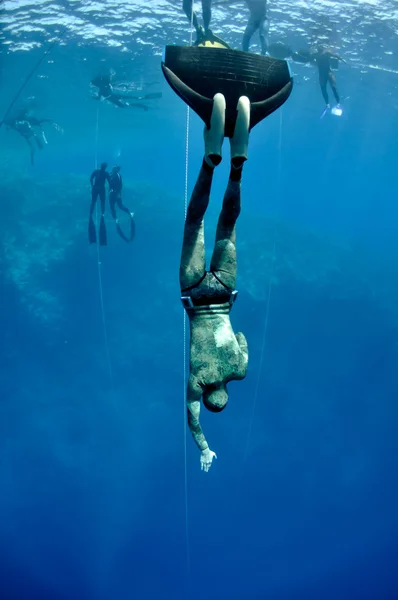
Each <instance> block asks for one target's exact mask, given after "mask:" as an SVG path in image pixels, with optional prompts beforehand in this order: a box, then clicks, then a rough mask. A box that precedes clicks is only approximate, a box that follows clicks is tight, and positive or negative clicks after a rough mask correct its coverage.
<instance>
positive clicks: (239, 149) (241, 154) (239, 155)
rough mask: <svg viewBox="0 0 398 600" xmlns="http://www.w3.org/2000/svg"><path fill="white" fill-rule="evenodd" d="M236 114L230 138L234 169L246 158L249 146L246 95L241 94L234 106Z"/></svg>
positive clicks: (239, 166)
mask: <svg viewBox="0 0 398 600" xmlns="http://www.w3.org/2000/svg"><path fill="white" fill-rule="evenodd" d="M236 109H237V112H238V116H237V117H236V123H235V129H234V135H233V136H232V137H231V139H230V143H231V164H232V166H233V167H234V168H235V169H240V168H241V167H242V165H243V163H244V162H245V160H247V150H248V146H249V128H250V100H249V98H248V97H247V96H241V97H240V98H239V100H238V106H237V107H236Z"/></svg>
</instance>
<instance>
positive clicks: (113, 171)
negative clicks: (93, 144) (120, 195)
mask: <svg viewBox="0 0 398 600" xmlns="http://www.w3.org/2000/svg"><path fill="white" fill-rule="evenodd" d="M119 172H120V167H119V166H114V167H112V173H119Z"/></svg>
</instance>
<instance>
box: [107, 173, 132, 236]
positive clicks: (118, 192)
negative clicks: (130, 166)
mask: <svg viewBox="0 0 398 600" xmlns="http://www.w3.org/2000/svg"><path fill="white" fill-rule="evenodd" d="M122 188H123V180H122V176H121V175H120V167H118V166H116V167H113V168H112V171H111V173H110V176H109V206H110V209H111V214H112V217H113V218H114V219H115V223H116V228H117V231H118V233H119V235H120V236H121V237H122V238H123V239H124V240H125V241H126V242H131V241H132V240H133V239H134V236H135V222H134V213H133V212H131V211H130V210H129V209H128V208H127V207H126V206H125V205H124V204H123V201H122ZM116 205H117V206H118V208H119V209H120V210H122V211H123V212H125V213H126V214H128V215H129V217H130V237H129V238H127V237H126V236H125V235H124V233H123V231H122V229H121V227H120V224H119V219H118V218H117V215H116Z"/></svg>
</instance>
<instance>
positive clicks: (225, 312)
mask: <svg viewBox="0 0 398 600" xmlns="http://www.w3.org/2000/svg"><path fill="white" fill-rule="evenodd" d="M225 107H226V102H225V98H224V96H223V95H222V94H216V95H215V96H214V101H213V109H212V115H211V120H210V128H209V129H207V127H206V126H205V134H204V135H205V156H204V159H203V164H202V167H201V170H200V172H199V177H198V180H197V182H196V185H195V187H194V190H193V192H192V196H191V199H190V202H189V206H188V210H187V215H186V220H185V229H184V241H183V247H182V254H181V264H180V287H181V300H182V303H183V306H184V308H185V310H186V312H187V314H188V317H189V321H190V332H191V340H190V376H189V381H188V389H187V408H188V425H189V428H190V430H191V433H192V435H193V438H194V440H195V442H196V444H197V446H198V447H199V449H200V450H201V457H200V463H201V468H202V470H204V471H206V472H207V471H208V470H209V469H210V467H211V464H212V461H213V458H214V457H216V454H215V452H213V451H212V450H210V448H209V445H208V443H207V441H206V438H205V436H204V433H203V430H202V428H201V425H200V422H199V414H200V400H201V398H202V401H203V404H204V406H205V407H206V408H207V409H208V410H210V411H212V412H220V411H222V410H223V409H224V408H225V406H226V404H227V401H228V392H227V388H226V385H227V383H228V382H229V381H232V380H239V379H244V377H245V376H246V372H247V365H248V349H247V342H246V338H245V336H244V335H243V333H236V334H235V333H234V331H233V329H232V326H231V321H230V317H229V313H230V312H231V308H232V305H233V303H234V301H235V299H236V295H237V292H236V290H235V284H236V227H235V226H236V221H237V218H238V216H239V213H240V208H241V199H240V196H241V177H242V167H243V163H244V161H245V160H246V159H247V146H248V139H249V124H250V102H249V100H248V98H247V97H245V96H243V97H241V98H240V99H239V102H238V106H237V114H238V116H237V119H236V125H235V130H234V134H233V137H231V138H230V142H231V170H230V175H229V180H228V185H227V189H226V192H225V196H224V201H223V205H222V209H221V213H220V216H219V220H218V225H217V233H216V241H215V247H214V251H213V256H212V258H211V263H210V270H209V271H207V270H206V264H205V245H204V215H205V213H206V209H207V206H208V204H209V199H210V190H211V185H212V180H213V172H214V168H215V167H216V166H217V165H218V164H219V163H220V162H221V148H222V143H223V140H224V126H225Z"/></svg>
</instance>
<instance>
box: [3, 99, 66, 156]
mask: <svg viewBox="0 0 398 600" xmlns="http://www.w3.org/2000/svg"><path fill="white" fill-rule="evenodd" d="M43 123H50V124H51V125H52V126H53V127H54V128H55V129H56V130H57V131H61V132H62V129H61V127H60V126H59V125H58V124H57V123H54V121H52V120H51V119H38V118H37V117H33V116H31V115H29V113H28V111H27V110H25V109H22V110H20V111H18V113H17V114H16V115H15V116H14V117H8V118H7V119H6V120H5V125H6V126H7V127H9V128H10V129H13V130H14V131H16V132H17V133H19V135H21V136H22V137H23V138H24V140H26V142H27V144H28V146H29V148H30V162H31V164H32V165H34V162H35V152H36V147H37V148H39V150H42V149H43V148H44V146H45V145H47V144H48V142H47V138H46V136H45V133H44V131H43V128H42V125H43ZM35 130H36V131H35Z"/></svg>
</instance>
